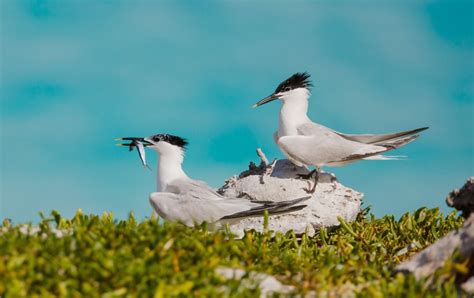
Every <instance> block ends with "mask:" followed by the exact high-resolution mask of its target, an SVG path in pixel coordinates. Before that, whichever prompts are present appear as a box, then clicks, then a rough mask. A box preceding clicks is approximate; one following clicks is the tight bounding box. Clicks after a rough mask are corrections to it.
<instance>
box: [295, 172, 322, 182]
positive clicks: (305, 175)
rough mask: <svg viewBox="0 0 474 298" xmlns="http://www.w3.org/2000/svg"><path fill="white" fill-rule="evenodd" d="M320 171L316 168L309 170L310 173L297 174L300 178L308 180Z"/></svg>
mask: <svg viewBox="0 0 474 298" xmlns="http://www.w3.org/2000/svg"><path fill="white" fill-rule="evenodd" d="M317 172H318V171H317V170H316V169H314V170H312V171H311V172H309V173H308V174H296V176H298V178H300V179H305V180H308V179H310V178H311V176H313V174H314V173H317Z"/></svg>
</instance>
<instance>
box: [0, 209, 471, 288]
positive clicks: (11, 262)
mask: <svg viewBox="0 0 474 298" xmlns="http://www.w3.org/2000/svg"><path fill="white" fill-rule="evenodd" d="M340 221H341V225H340V226H339V227H338V228H335V229H332V230H326V229H322V230H321V231H320V232H319V233H318V234H317V235H315V236H314V237H308V236H307V235H294V234H293V233H291V232H289V233H286V234H276V235H272V233H271V231H265V232H263V233H258V232H255V231H248V232H247V233H246V234H245V236H244V237H243V238H242V239H235V238H234V237H232V235H231V234H230V233H229V232H228V231H225V230H224V231H219V232H212V233H211V232H208V231H207V226H206V225H205V224H204V225H202V226H199V227H196V228H195V229H191V228H187V227H185V226H183V225H180V224H170V223H160V222H159V220H158V219H157V218H156V217H152V218H149V219H145V220H143V221H140V222H137V221H136V219H135V218H134V216H133V214H131V215H130V216H129V218H128V219H127V220H114V219H113V217H112V215H111V214H109V213H105V214H103V215H101V216H97V215H85V214H83V213H82V212H80V211H78V212H77V214H76V215H75V216H74V217H73V218H70V219H68V218H63V217H61V216H60V214H58V213H57V212H54V211H53V212H52V213H51V215H50V216H48V217H44V216H43V218H42V220H41V221H40V223H39V224H38V225H35V226H30V227H29V228H26V227H25V226H23V225H14V226H13V225H11V224H10V223H9V222H8V221H4V222H3V227H2V230H1V232H0V233H1V237H0V296H1V297H20V296H25V297H26V296H27V297H35V296H37V297H40V296H41V297H48V296H51V297H53V296H54V297H57V296H68V297H100V296H101V297H135V296H140V297H143V296H151V297H167V296H175V295H178V296H188V295H194V296H204V297H213V296H219V297H221V296H222V295H227V296H232V297H248V296H255V295H258V294H259V291H260V290H259V288H258V287H257V286H244V284H245V283H243V282H242V281H241V280H233V279H230V280H229V279H225V278H224V277H222V276H220V275H219V274H217V273H216V268H218V267H222V266H225V267H230V268H241V269H244V270H245V271H246V272H248V273H250V272H262V273H267V274H270V275H272V276H274V277H276V278H277V279H278V280H279V281H280V282H282V283H283V284H285V285H292V286H294V290H295V293H300V294H308V293H316V294H321V295H323V296H334V297H336V296H340V295H343V294H348V293H354V294H355V295H356V296H361V297H366V296H370V297H419V296H421V295H423V296H424V297H430V296H431V297H439V296H444V297H456V296H458V295H459V294H461V295H462V293H460V292H459V291H458V289H457V287H456V280H455V277H454V276H455V275H457V276H460V275H461V276H462V274H466V273H467V271H468V268H467V261H466V260H464V259H462V257H460V256H459V255H457V254H455V255H453V257H452V259H451V261H450V262H448V263H447V264H446V265H445V266H444V267H443V268H442V269H440V270H438V271H437V272H436V274H435V275H434V276H432V277H430V279H429V280H421V281H416V280H415V279H414V278H413V277H412V276H410V275H404V274H401V273H395V272H394V267H395V265H396V264H398V263H400V262H401V261H403V260H405V259H406V258H408V257H409V256H410V255H412V254H414V253H416V252H417V251H419V250H421V249H422V248H423V247H425V246H427V245H429V244H431V243H433V242H434V241H436V240H437V239H439V238H440V237H442V236H443V235H445V234H446V233H447V232H449V231H451V230H454V229H457V228H459V227H460V225H461V224H462V219H461V218H460V217H458V215H457V214H456V213H455V212H452V213H449V214H448V215H447V216H444V215H443V214H441V213H440V212H439V210H438V209H426V208H422V209H419V210H417V211H415V212H413V213H407V214H404V215H403V216H401V217H400V218H399V219H396V218H395V217H394V216H391V215H387V216H384V217H382V218H376V217H375V216H373V215H371V214H370V213H369V212H368V211H367V210H366V211H364V212H362V213H360V214H359V216H358V218H357V220H356V221H355V222H353V223H346V222H344V221H343V220H340ZM35 227H36V230H35V229H34V228H35ZM28 231H29V232H28ZM407 247H409V249H407ZM248 276H249V275H246V276H244V279H245V278H248ZM247 284H248V283H247Z"/></svg>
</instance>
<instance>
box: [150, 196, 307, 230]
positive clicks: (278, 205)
mask: <svg viewBox="0 0 474 298" xmlns="http://www.w3.org/2000/svg"><path fill="white" fill-rule="evenodd" d="M310 198H311V196H307V197H303V198H299V199H294V200H288V201H282V202H271V201H255V202H252V201H249V200H245V199H237V198H235V199H221V200H207V199H196V198H195V197H193V196H191V195H189V194H187V195H178V194H173V193H167V192H154V193H151V194H150V204H151V205H152V207H153V209H155V211H156V212H157V213H158V214H159V215H160V216H161V217H163V218H164V219H166V220H168V221H173V222H181V223H183V224H185V225H187V226H194V225H195V224H201V223H202V222H204V221H206V222H208V223H214V222H216V221H218V220H221V219H239V218H245V217H249V216H258V215H263V214H264V212H265V210H268V212H269V214H281V213H288V212H293V211H297V210H301V209H303V208H304V207H306V205H297V204H299V203H301V202H304V201H306V200H308V199H310Z"/></svg>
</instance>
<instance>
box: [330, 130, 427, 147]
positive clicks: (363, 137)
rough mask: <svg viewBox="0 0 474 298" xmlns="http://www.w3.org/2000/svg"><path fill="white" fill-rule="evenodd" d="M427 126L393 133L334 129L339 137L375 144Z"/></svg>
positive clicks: (407, 134) (404, 135)
mask: <svg viewBox="0 0 474 298" xmlns="http://www.w3.org/2000/svg"><path fill="white" fill-rule="evenodd" d="M427 129H428V127H421V128H417V129H413V130H407V131H401V132H395V133H387V134H345V133H342V132H338V131H334V132H335V133H337V134H338V135H340V136H341V137H343V138H345V139H348V140H351V141H355V142H360V143H365V144H376V143H379V142H384V141H390V140H394V139H398V138H402V137H407V136H411V135H414V134H416V133H419V132H421V131H424V130H427Z"/></svg>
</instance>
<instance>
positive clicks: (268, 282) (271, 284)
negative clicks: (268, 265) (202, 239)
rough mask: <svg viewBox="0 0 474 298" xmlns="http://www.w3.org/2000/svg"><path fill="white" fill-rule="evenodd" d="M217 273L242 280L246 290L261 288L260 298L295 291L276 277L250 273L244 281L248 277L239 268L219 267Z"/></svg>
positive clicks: (241, 284) (227, 277) (224, 276)
mask: <svg viewBox="0 0 474 298" xmlns="http://www.w3.org/2000/svg"><path fill="white" fill-rule="evenodd" d="M216 273H217V274H218V275H220V276H222V277H223V278H225V279H238V280H241V283H240V286H241V287H244V288H248V289H251V288H254V287H259V288H260V297H268V296H270V295H271V294H274V293H275V294H276V293H278V294H290V293H291V292H292V291H294V287H293V286H288V285H283V284H282V283H281V282H279V281H278V280H277V279H276V278H275V277H273V276H271V275H268V274H265V273H257V272H253V271H252V272H250V273H249V274H248V278H247V279H245V280H243V278H244V276H245V275H246V272H245V270H243V269H239V268H227V267H218V268H216Z"/></svg>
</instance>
